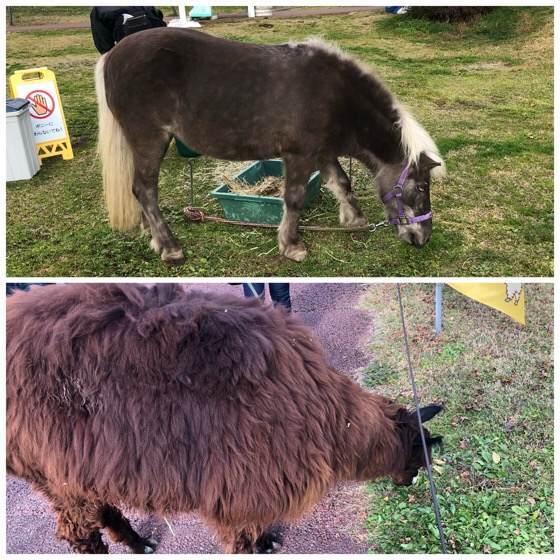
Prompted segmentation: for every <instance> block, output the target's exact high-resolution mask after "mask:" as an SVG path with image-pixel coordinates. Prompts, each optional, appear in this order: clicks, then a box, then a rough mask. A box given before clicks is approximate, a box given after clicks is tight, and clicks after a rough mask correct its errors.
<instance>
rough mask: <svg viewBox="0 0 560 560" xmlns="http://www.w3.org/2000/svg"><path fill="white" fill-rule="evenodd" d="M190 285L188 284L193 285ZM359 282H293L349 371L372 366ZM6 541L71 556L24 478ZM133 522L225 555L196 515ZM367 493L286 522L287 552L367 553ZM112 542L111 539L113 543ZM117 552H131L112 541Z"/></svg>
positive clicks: (168, 548) (351, 490) (164, 549)
mask: <svg viewBox="0 0 560 560" xmlns="http://www.w3.org/2000/svg"><path fill="white" fill-rule="evenodd" d="M192 286H193V285H192V284H191V285H189V287H192ZM197 287H198V288H199V289H203V290H207V291H221V292H230V293H241V286H229V285H223V284H214V285H209V284H202V285H201V284H199V285H197ZM366 289H367V288H366V286H364V285H361V284H292V290H291V291H292V300H293V311H294V313H296V314H297V315H298V316H299V317H300V318H301V319H302V320H303V321H304V322H305V323H306V324H307V325H309V326H310V327H311V328H312V329H313V331H314V332H315V334H316V335H317V336H318V337H319V338H320V339H321V341H322V343H323V345H324V347H325V351H326V352H327V355H328V357H329V360H330V362H331V363H332V364H333V365H334V366H335V367H337V368H339V369H340V370H342V371H344V372H346V373H348V374H349V375H352V374H353V373H354V372H356V370H358V369H359V368H361V367H363V366H365V365H367V363H368V362H369V360H370V358H369V356H368V352H367V349H366V344H367V341H368V340H369V337H370V335H371V329H372V318H371V316H370V315H369V314H368V313H366V312H365V311H363V310H362V309H359V308H358V306H357V304H358V301H359V299H360V297H361V295H362V294H363V293H364V291H365V290H366ZM6 493H7V497H6V500H7V506H6V540H7V551H8V552H9V553H27V554H30V553H67V552H69V549H68V547H67V545H66V544H65V543H63V542H61V541H58V540H57V539H56V538H55V536H54V533H55V523H54V516H53V514H52V513H51V511H50V509H49V506H48V504H47V502H46V501H45V500H44V499H43V498H42V497H41V496H39V495H38V494H36V493H34V492H33V491H32V490H31V489H30V487H29V486H28V485H27V484H26V483H25V482H22V481H20V480H16V479H13V478H8V482H7V489H6ZM128 514H129V517H130V520H131V522H132V524H133V526H134V527H135V528H136V529H137V530H138V532H139V533H141V534H142V535H145V536H149V535H152V536H153V537H155V538H156V539H157V540H158V541H159V543H160V544H159V546H158V549H157V552H158V553H168V554H172V553H175V554H177V553H217V552H220V548H219V547H218V545H217V543H216V541H215V540H214V538H213V536H212V533H211V532H210V531H209V530H208V529H207V528H206V527H205V526H204V525H203V524H202V523H201V522H200V521H199V520H198V518H197V517H196V515H180V516H179V515H178V516H175V517H173V518H171V519H169V521H170V523H171V526H172V528H173V532H174V533H175V535H173V534H172V532H171V531H170V529H169V528H168V526H167V524H166V523H165V521H163V520H161V519H159V518H156V517H152V516H141V515H138V514H136V513H133V512H128ZM365 516H366V498H365V495H364V491H363V486H361V485H359V484H352V485H344V486H341V487H339V488H337V489H336V490H335V491H333V492H331V493H330V494H329V495H328V496H327V497H326V498H325V499H323V501H322V502H321V503H320V504H319V505H318V506H317V508H316V509H315V510H314V511H313V512H311V513H309V514H308V515H307V516H305V517H304V518H303V519H301V520H300V521H299V522H298V523H295V524H291V525H287V526H283V527H280V528H279V531H280V533H281V535H282V538H283V543H284V544H283V548H282V552H284V553H331V554H335V553H338V554H344V553H348V554H349V553H354V554H357V553H365V552H367V549H368V546H367V543H366V535H365V534H364V529H363V521H364V518H365ZM108 542H109V541H108ZM110 551H111V552H112V553H117V552H119V553H124V552H127V550H126V549H125V548H124V547H122V546H120V545H115V544H110Z"/></svg>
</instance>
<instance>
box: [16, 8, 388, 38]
mask: <svg viewBox="0 0 560 560" xmlns="http://www.w3.org/2000/svg"><path fill="white" fill-rule="evenodd" d="M382 9H383V8H381V7H379V6H321V7H315V8H298V7H293V8H286V9H284V10H278V11H275V12H273V14H272V16H269V17H272V18H275V19H288V18H298V17H317V16H333V15H339V14H340V15H342V14H349V13H354V12H372V11H379V10H382ZM165 19H166V21H169V20H171V19H174V18H171V17H166V18H165ZM246 19H247V11H246V10H245V11H243V12H239V13H236V14H223V15H221V16H219V18H218V19H216V20H211V21H204V20H203V21H202V22H201V23H202V25H203V26H206V25H213V24H214V23H224V22H227V23H232V22H235V21H243V20H246ZM266 19H268V18H262V17H261V18H257V20H258V21H264V20H266ZM89 28H90V22H89V19H88V20H87V21H76V22H69V23H67V22H59V23H52V22H50V23H36V24H32V25H9V24H6V31H7V32H8V33H29V32H37V31H53V30H61V29H89Z"/></svg>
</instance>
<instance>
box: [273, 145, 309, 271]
mask: <svg viewBox="0 0 560 560" xmlns="http://www.w3.org/2000/svg"><path fill="white" fill-rule="evenodd" d="M284 170H285V175H286V178H285V188H284V215H283V217H282V222H281V223H280V227H279V228H278V248H279V249H280V254H281V255H284V256H285V257H287V258H289V259H292V260H294V261H297V262H301V261H303V260H304V259H305V257H306V256H307V249H306V248H305V245H304V244H303V243H301V242H300V240H299V233H298V225H299V217H300V214H301V211H302V210H303V205H304V202H305V191H306V189H307V180H308V179H309V175H310V173H311V171H312V167H311V166H310V164H309V161H308V160H307V159H303V158H301V157H296V156H289V157H285V158H284Z"/></svg>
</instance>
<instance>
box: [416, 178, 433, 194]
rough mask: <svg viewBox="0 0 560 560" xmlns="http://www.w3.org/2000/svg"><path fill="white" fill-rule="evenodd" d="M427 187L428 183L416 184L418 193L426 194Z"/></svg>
mask: <svg viewBox="0 0 560 560" xmlns="http://www.w3.org/2000/svg"><path fill="white" fill-rule="evenodd" d="M429 186H430V183H428V181H424V182H423V183H416V190H417V191H420V192H426V191H427V190H428V187H429Z"/></svg>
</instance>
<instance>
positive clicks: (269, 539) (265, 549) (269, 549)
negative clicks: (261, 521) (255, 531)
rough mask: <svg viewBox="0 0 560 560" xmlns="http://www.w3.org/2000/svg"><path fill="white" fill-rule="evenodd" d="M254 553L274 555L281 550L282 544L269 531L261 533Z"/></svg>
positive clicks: (275, 535)
mask: <svg viewBox="0 0 560 560" xmlns="http://www.w3.org/2000/svg"><path fill="white" fill-rule="evenodd" d="M255 545H256V552H257V553H259V554H274V553H275V552H277V551H278V550H280V548H282V542H281V539H280V537H279V536H278V534H277V533H276V532H274V531H271V530H270V529H269V530H267V531H263V532H262V533H261V534H260V536H259V537H258V539H257V541H256V543H255Z"/></svg>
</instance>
